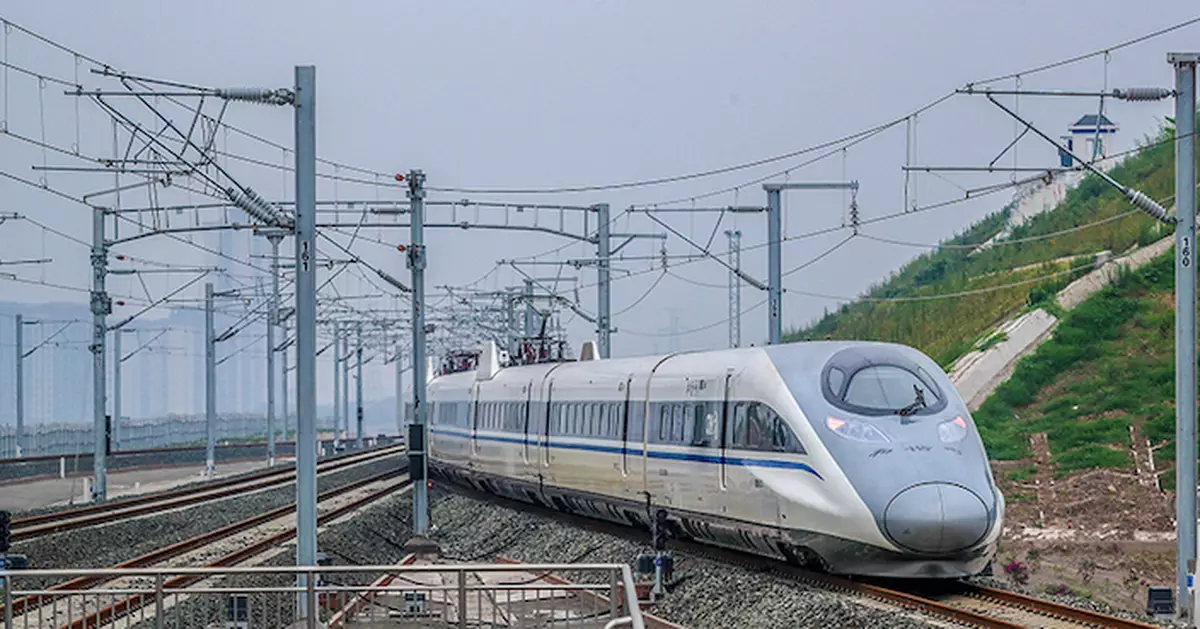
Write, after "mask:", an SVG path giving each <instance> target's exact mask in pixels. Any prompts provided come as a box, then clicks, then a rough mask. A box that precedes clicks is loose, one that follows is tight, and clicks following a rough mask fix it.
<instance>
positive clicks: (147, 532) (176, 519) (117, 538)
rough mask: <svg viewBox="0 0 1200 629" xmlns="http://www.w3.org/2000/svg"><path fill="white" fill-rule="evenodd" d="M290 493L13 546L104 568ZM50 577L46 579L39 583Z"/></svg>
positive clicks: (377, 467)
mask: <svg viewBox="0 0 1200 629" xmlns="http://www.w3.org/2000/svg"><path fill="white" fill-rule="evenodd" d="M399 460H400V459H399V458H398V457H388V458H386V459H383V460H379V461H372V462H370V463H364V464H362V465H358V466H355V467H351V468H348V469H343V470H338V471H336V472H333V473H331V474H327V475H324V476H321V477H319V478H318V479H317V487H318V491H324V490H326V489H332V488H335V487H339V486H341V485H345V484H348V483H352V482H354V481H356V480H359V479H362V478H366V477H368V476H373V475H375V474H379V473H382V472H384V471H386V470H389V469H395V468H396V467H397V465H399ZM295 498H296V489H295V485H294V484H291V483H289V484H287V485H283V486H280V487H276V488H273V489H268V490H264V491H260V492H256V493H251V494H246V495H239V496H231V497H228V498H223V499H221V500H218V501H216V502H211V503H205V504H199V505H194V506H190V507H183V508H180V509H176V510H172V511H167V512H164V513H160V514H155V515H149V516H143V517H140V518H136V519H133V520H125V521H119V522H113V523H110V524H105V525H101V526H95V527H88V528H83V529H76V530H73V531H64V532H62V533H57V534H54V535H47V536H43V537H38V538H34V539H31V540H26V541H22V542H17V543H16V544H13V552H16V553H21V554H24V555H26V556H27V557H28V558H29V566H30V568H33V569H55V568H108V567H112V566H114V565H117V564H119V563H121V562H124V561H128V560H130V559H133V558H135V557H139V556H141V555H144V554H146V553H149V552H151V551H153V550H156V549H159V548H163V547H165V546H169V545H171V544H175V543H177V542H181V541H183V540H186V539H190V538H192V537H195V536H197V535H200V534H202V533H206V532H208V531H212V530H216V529H218V528H221V527H223V526H227V525H229V524H233V523H234V522H239V521H241V520H245V519H247V518H250V517H253V516H255V515H258V514H260V513H264V512H266V511H270V510H271V509H275V508H277V507H281V506H283V505H286V504H290V503H292V502H293V501H294V500H295ZM52 582H53V581H50V580H48V581H47V582H45V583H41V584H39V585H42V586H44V585H49V584H50V583H52ZM30 584H31V581H30V580H26V581H23V582H22V584H21V585H22V586H26V585H30Z"/></svg>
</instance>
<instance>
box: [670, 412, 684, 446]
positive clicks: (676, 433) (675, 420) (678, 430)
mask: <svg viewBox="0 0 1200 629" xmlns="http://www.w3.org/2000/svg"><path fill="white" fill-rule="evenodd" d="M671 407H672V408H671V435H670V437H671V441H673V442H675V443H683V404H672V405H671Z"/></svg>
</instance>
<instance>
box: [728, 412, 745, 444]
mask: <svg viewBox="0 0 1200 629" xmlns="http://www.w3.org/2000/svg"><path fill="white" fill-rule="evenodd" d="M730 445H731V446H733V447H735V448H744V447H746V403H745V402H738V403H736V404H734V405H733V434H732V436H731V438H730Z"/></svg>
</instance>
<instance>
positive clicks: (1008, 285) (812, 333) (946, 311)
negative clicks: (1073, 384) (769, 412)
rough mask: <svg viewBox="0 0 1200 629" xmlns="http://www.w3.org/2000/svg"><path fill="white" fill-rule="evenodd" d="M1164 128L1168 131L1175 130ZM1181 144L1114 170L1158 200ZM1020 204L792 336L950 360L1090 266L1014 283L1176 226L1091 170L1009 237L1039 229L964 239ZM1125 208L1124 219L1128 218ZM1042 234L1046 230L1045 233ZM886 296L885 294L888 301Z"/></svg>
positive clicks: (992, 230) (991, 230)
mask: <svg viewBox="0 0 1200 629" xmlns="http://www.w3.org/2000/svg"><path fill="white" fill-rule="evenodd" d="M1168 134H1169V130H1167V129H1164V130H1163V132H1162V133H1161V134H1160V136H1159V138H1156V140H1159V139H1165V138H1167V137H1169V135H1168ZM1173 163H1174V145H1173V144H1171V143H1165V144H1150V145H1149V147H1148V148H1147V149H1146V150H1144V151H1142V152H1140V153H1138V154H1136V155H1132V156H1130V157H1128V158H1127V159H1125V161H1124V162H1122V163H1121V164H1120V165H1119V166H1117V167H1116V168H1114V169H1113V170H1112V173H1111V174H1112V176H1113V177H1114V178H1116V179H1117V180H1118V181H1122V182H1125V183H1128V184H1130V185H1132V186H1133V187H1135V188H1137V189H1139V190H1141V191H1143V192H1144V193H1146V194H1147V195H1149V196H1150V197H1152V198H1155V199H1166V198H1168V197H1169V196H1170V195H1171V194H1172V192H1173V191H1174V190H1173V186H1174V174H1173ZM1010 209H1011V208H1005V209H1004V210H1002V211H1000V212H997V213H996V214H993V215H991V216H988V217H987V218H985V219H983V220H982V221H980V222H979V223H977V224H975V225H973V226H972V227H970V228H968V229H967V230H966V231H965V232H963V233H962V234H960V235H959V236H957V237H955V238H952V239H950V240H948V241H946V243H944V244H947V245H955V246H953V247H943V248H941V249H938V250H937V251H935V252H932V253H926V254H923V255H921V256H919V257H917V258H916V259H914V260H913V261H911V262H910V263H908V264H907V265H905V266H904V267H903V268H901V269H900V270H899V271H898V272H896V273H894V274H893V275H892V276H891V277H889V278H888V279H887V280H886V281H884V282H882V283H880V284H878V285H876V286H874V287H872V288H871V289H870V290H869V291H868V293H867V298H868V300H867V301H856V302H854V303H851V304H847V305H845V306H842V307H841V308H840V309H839V310H837V311H834V312H830V313H827V314H826V315H825V316H824V317H822V318H821V319H820V320H819V321H817V322H816V323H813V324H812V325H810V326H808V327H805V328H803V329H799V330H794V331H791V332H790V333H789V334H787V335H786V340H814V339H825V338H834V339H859V340H876V341H892V342H897V343H904V344H906V345H911V346H913V347H916V348H918V349H920V350H922V351H924V352H925V353H927V354H929V355H930V356H932V357H933V358H934V359H935V360H936V361H938V363H939V364H941V365H942V366H943V367H949V365H951V364H952V363H953V362H954V361H955V360H956V359H958V358H959V357H960V356H962V355H963V354H964V353H966V352H968V351H970V350H971V348H972V347H974V346H975V344H976V339H979V338H980V337H981V336H983V335H984V334H986V333H987V332H988V331H989V330H990V329H992V327H994V326H995V325H996V324H997V323H998V322H1000V321H1002V320H1004V319H1006V318H1007V317H1009V316H1011V315H1013V314H1015V313H1017V312H1020V311H1021V309H1022V308H1027V307H1031V306H1038V305H1047V304H1050V303H1051V301H1052V299H1053V297H1054V294H1055V293H1056V292H1058V291H1059V290H1061V289H1062V288H1063V287H1064V286H1066V285H1067V283H1069V282H1070V281H1071V280H1073V279H1074V278H1075V277H1077V276H1078V275H1079V274H1081V273H1082V272H1083V271H1084V268H1086V267H1084V268H1080V265H1079V263H1078V262H1076V263H1074V265H1075V270H1074V271H1072V272H1067V273H1063V274H1061V275H1057V276H1056V277H1054V278H1052V279H1047V280H1041V281H1032V282H1028V283H1023V284H1017V285H1013V284H1014V283H1018V282H1023V281H1027V280H1033V279H1034V278H1038V277H1043V276H1046V275H1050V274H1054V273H1059V272H1064V271H1068V270H1069V269H1070V267H1069V266H1068V265H1069V264H1071V263H1068V262H1063V261H1061V259H1062V258H1067V257H1070V256H1085V257H1087V256H1090V255H1092V254H1095V253H1096V252H1099V251H1104V250H1108V251H1113V252H1122V251H1125V250H1127V249H1129V248H1130V247H1131V246H1134V245H1138V244H1143V245H1144V244H1147V243H1150V242H1153V241H1155V240H1157V239H1159V238H1161V237H1162V236H1165V235H1166V234H1167V233H1168V232H1167V230H1166V229H1164V228H1163V227H1162V226H1161V225H1160V224H1159V223H1157V222H1155V221H1154V220H1153V219H1150V218H1149V217H1146V216H1144V215H1142V214H1140V213H1131V212H1130V210H1131V208H1130V206H1129V204H1128V202H1126V201H1125V200H1124V199H1123V198H1122V197H1121V196H1120V195H1119V194H1118V193H1117V191H1116V190H1114V189H1113V188H1112V187H1111V186H1108V185H1107V184H1105V183H1104V182H1102V181H1100V180H1099V179H1098V178H1096V177H1088V178H1086V179H1084V181H1083V182H1082V183H1081V184H1080V185H1079V186H1078V187H1077V188H1075V189H1074V190H1072V191H1071V192H1070V193H1068V194H1067V197H1066V199H1065V200H1064V201H1063V202H1062V203H1061V204H1060V205H1059V207H1057V208H1055V209H1054V210H1052V211H1050V212H1046V213H1044V214H1041V215H1039V216H1037V217H1034V218H1033V219H1031V220H1029V221H1028V222H1027V223H1025V224H1024V225H1021V226H1020V227H1017V228H1015V229H1013V230H1012V233H1011V235H1010V236H1008V240H1014V241H1015V240H1021V239H1030V238H1037V239H1035V240H1029V241H1027V242H1019V243H1014V244H1008V245H1004V246H997V247H991V248H988V249H986V250H983V251H976V250H974V249H973V248H971V247H962V245H973V244H981V243H983V242H985V241H987V240H988V239H990V238H991V237H992V236H994V235H996V234H998V233H1000V232H1001V231H1002V230H1003V228H1004V225H1005V222H1006V220H1007V218H1008V216H1009V212H1010ZM1118 217H1119V218H1118ZM1105 219H1112V220H1108V221H1107V222H1104V223H1101V224H1099V225H1095V226H1092V227H1088V228H1087V229H1082V230H1079V231H1073V232H1068V233H1059V232H1062V231H1064V230H1068V229H1072V228H1074V227H1079V226H1081V225H1084V224H1092V223H1097V222H1098V221H1103V220H1105ZM1039 237H1040V238H1039ZM997 286H1005V288H1000V289H997V290H992V291H988V292H983V293H976V294H969V295H964V296H960V297H954V298H950V299H928V300H908V301H886V300H888V299H895V298H913V297H929V296H937V295H947V294H952V293H961V292H965V291H974V290H979V289H987V288H990V287H997ZM878 300H884V301H878Z"/></svg>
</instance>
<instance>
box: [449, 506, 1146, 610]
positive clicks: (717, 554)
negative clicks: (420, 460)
mask: <svg viewBox="0 0 1200 629" xmlns="http://www.w3.org/2000/svg"><path fill="white" fill-rule="evenodd" d="M452 490H453V491H455V492H458V493H461V494H464V495H467V496H471V497H473V498H476V499H482V500H486V501H490V502H494V503H499V504H503V505H506V506H509V507H513V506H518V507H519V508H520V509H521V510H523V511H531V512H536V513H541V514H543V515H546V516H548V517H551V518H554V519H557V520H560V521H565V522H567V523H569V524H571V525H572V526H579V527H581V528H587V529H591V530H595V531H599V532H603V533H607V534H610V535H614V536H618V537H624V538H625V539H629V540H631V541H637V542H639V543H644V542H645V541H646V540H645V532H644V531H642V530H640V529H634V528H632V527H628V526H620V525H617V524H612V523H609V522H604V521H600V520H595V519H592V518H587V517H584V516H578V515H572V514H564V513H562V512H560V511H556V510H553V509H549V508H546V507H542V506H538V505H531V504H527V503H524V502H520V503H518V502H514V501H511V500H506V499H503V498H499V497H497V496H493V495H491V494H482V493H480V492H477V491H474V490H470V489H465V488H462V487H458V486H453V487H452ZM668 547H670V548H673V549H675V550H678V551H681V552H684V553H686V554H688V555H690V556H695V557H703V558H706V559H710V560H712V561H715V562H718V563H725V564H731V565H738V566H742V567H745V568H748V569H751V570H754V571H756V572H765V573H770V574H775V575H777V576H780V577H783V578H786V579H789V580H792V581H797V582H801V583H805V584H807V585H809V586H811V587H815V588H819V589H823V590H827V591H836V592H843V593H845V594H848V595H851V596H858V597H862V598H868V599H872V600H875V601H879V602H882V603H884V604H886V605H891V606H895V607H899V608H902V609H907V610H913V611H918V612H921V613H923V614H924V615H926V616H928V617H930V618H931V619H936V620H940V621H943V622H949V623H952V624H955V625H958V626H967V627H981V628H984V629H1032V628H1036V629H1078V628H1080V627H1103V628H1112V629H1158V626H1157V625H1153V624H1149V623H1147V622H1143V621H1138V620H1130V619H1127V618H1121V617H1118V616H1111V615H1108V614H1103V613H1100V612H1095V611H1091V610H1086V609H1081V608H1078V607H1072V606H1070V605H1065V604H1062V603H1056V602H1054V601H1049V600H1046V599H1041V598H1037V597H1033V596H1028V595H1024V594H1019V593H1016V592H1010V591H1007V590H1001V589H998V588H991V587H986V586H981V585H975V584H971V583H965V582H961V581H955V582H952V583H949V584H944V585H942V586H941V587H939V588H937V589H933V588H930V587H921V586H918V585H915V584H913V583H906V584H903V585H897V584H896V583H894V582H891V583H884V582H875V581H868V580H854V579H847V578H843V577H839V576H834V575H829V574H824V573H819V572H813V571H811V570H806V569H804V568H801V567H798V566H793V565H790V564H787V563H784V562H782V561H777V560H773V559H769V558H765V557H759V556H756V555H750V554H747V553H741V552H737V551H731V550H725V549H721V548H717V547H714V546H709V545H706V544H701V543H698V542H691V541H684V540H671V541H669V542H668Z"/></svg>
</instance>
